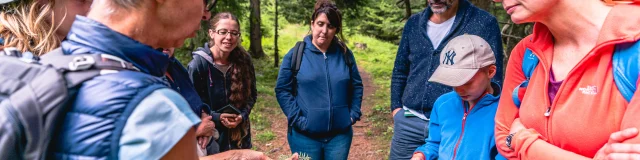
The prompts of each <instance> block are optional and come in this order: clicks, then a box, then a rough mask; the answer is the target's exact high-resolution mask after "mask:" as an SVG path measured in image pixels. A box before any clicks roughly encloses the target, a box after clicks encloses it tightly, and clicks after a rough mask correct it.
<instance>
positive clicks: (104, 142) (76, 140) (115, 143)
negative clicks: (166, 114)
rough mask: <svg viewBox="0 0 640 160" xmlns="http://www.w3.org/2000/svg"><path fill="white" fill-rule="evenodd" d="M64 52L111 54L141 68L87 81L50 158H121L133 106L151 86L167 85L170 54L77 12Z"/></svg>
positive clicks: (58, 132) (63, 44) (147, 92)
mask: <svg viewBox="0 0 640 160" xmlns="http://www.w3.org/2000/svg"><path fill="white" fill-rule="evenodd" d="M62 49H63V51H64V53H65V54H96V53H102V54H109V55H113V56H115V57H118V58H120V59H122V60H124V61H127V62H130V63H132V64H133V65H134V66H135V67H136V68H138V69H139V70H140V71H141V72H135V71H120V72H117V73H111V74H104V75H101V76H98V77H95V78H93V79H91V80H88V81H86V82H84V83H83V84H82V85H81V86H80V88H79V90H78V94H77V95H78V96H76V97H75V99H72V100H70V103H71V104H69V105H70V107H69V110H68V112H66V115H65V117H64V120H63V121H62V124H61V125H60V128H58V129H57V130H56V131H55V132H54V135H53V141H52V143H51V144H50V147H49V149H50V150H49V155H48V158H47V159H118V152H119V141H120V137H121V134H122V130H123V129H124V125H125V124H126V121H127V119H128V118H129V116H130V115H131V113H132V112H133V110H134V109H135V107H136V106H137V105H138V104H139V103H140V102H141V101H142V100H143V99H144V98H145V97H147V96H148V95H149V94H151V93H152V92H153V91H155V90H158V89H162V88H168V84H167V83H166V81H164V80H162V78H160V77H162V76H163V75H164V73H165V72H166V69H167V66H168V65H169V63H170V61H169V57H168V56H167V55H165V54H164V53H162V52H159V51H156V50H154V49H153V48H151V47H150V46H148V45H145V44H142V43H140V42H137V41H135V40H133V39H131V38H129V37H127V36H125V35H122V34H120V33H118V32H115V31H113V30H111V29H109V28H108V27H107V26H104V25H102V24H100V23H99V22H96V21H93V20H90V19H88V18H86V17H82V16H77V18H76V21H75V22H74V24H73V26H72V28H71V31H70V33H69V35H68V37H67V40H65V41H64V42H62Z"/></svg>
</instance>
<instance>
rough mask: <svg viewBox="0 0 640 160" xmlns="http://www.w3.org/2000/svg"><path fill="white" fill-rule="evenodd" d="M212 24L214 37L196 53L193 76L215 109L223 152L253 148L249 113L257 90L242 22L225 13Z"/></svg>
mask: <svg viewBox="0 0 640 160" xmlns="http://www.w3.org/2000/svg"><path fill="white" fill-rule="evenodd" d="M210 27H211V29H209V36H210V38H211V40H210V41H209V43H206V44H205V46H204V47H202V48H198V50H196V51H194V52H193V53H194V55H193V60H192V61H191V62H189V66H188V68H189V75H190V78H191V80H192V81H193V84H194V86H195V88H196V91H197V92H198V95H200V97H201V98H202V101H204V103H206V104H208V105H209V106H210V107H211V110H212V111H213V113H212V114H211V115H212V119H213V121H214V122H215V123H216V125H215V126H216V129H217V130H218V131H219V133H220V137H219V139H217V142H218V144H219V145H220V152H224V151H227V150H231V149H249V148H251V133H250V123H249V114H250V113H251V108H253V105H254V104H255V102H256V99H257V93H256V92H257V91H256V78H255V71H254V68H253V64H252V62H251V57H250V56H249V54H248V53H247V52H246V51H245V50H244V49H243V48H242V46H240V35H241V32H240V22H239V21H238V18H236V17H235V16H234V15H232V14H231V13H228V12H223V13H218V14H216V15H215V16H214V17H213V18H212V19H211V21H210Z"/></svg>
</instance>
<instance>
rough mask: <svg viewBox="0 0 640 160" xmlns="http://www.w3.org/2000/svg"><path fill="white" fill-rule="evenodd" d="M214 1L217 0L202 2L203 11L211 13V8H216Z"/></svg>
mask: <svg viewBox="0 0 640 160" xmlns="http://www.w3.org/2000/svg"><path fill="white" fill-rule="evenodd" d="M216 1H217V0H204V10H205V11H209V12H211V10H213V7H215V6H216Z"/></svg>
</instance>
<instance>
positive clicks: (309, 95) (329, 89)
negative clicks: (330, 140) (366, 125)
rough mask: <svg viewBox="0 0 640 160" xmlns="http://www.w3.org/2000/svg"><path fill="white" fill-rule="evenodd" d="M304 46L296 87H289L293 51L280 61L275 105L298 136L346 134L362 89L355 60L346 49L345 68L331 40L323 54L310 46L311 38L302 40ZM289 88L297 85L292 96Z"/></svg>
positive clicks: (357, 115) (356, 115)
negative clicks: (348, 54)
mask: <svg viewBox="0 0 640 160" xmlns="http://www.w3.org/2000/svg"><path fill="white" fill-rule="evenodd" d="M304 43H305V48H304V53H303V56H302V61H301V62H300V70H299V71H298V84H291V78H292V74H293V73H292V71H291V63H292V62H291V56H293V55H292V54H294V53H293V52H294V51H293V49H291V50H289V53H287V55H285V56H284V59H283V60H282V64H281V65H280V72H279V74H278V81H277V83H276V88H275V91H276V97H277V98H278V103H280V107H281V108H282V111H283V112H284V114H285V115H286V116H287V120H288V122H289V126H291V127H293V128H294V129H296V130H297V131H299V132H300V133H303V134H307V135H309V136H315V135H317V136H320V135H322V136H331V135H334V134H337V133H341V132H343V131H346V130H348V129H349V128H350V127H351V125H352V124H353V123H355V122H356V121H358V120H360V116H361V115H362V113H361V112H360V105H361V103H362V90H363V86H362V79H361V78H360V73H358V67H357V66H356V64H355V58H354V57H353V54H352V53H351V50H348V49H347V52H349V53H350V55H352V56H350V58H351V60H352V62H353V65H351V66H348V65H347V64H346V63H345V60H344V56H343V55H342V54H344V51H343V49H342V47H340V45H339V44H338V43H337V39H335V38H334V39H333V40H332V44H331V46H330V47H329V48H328V49H327V52H326V53H324V54H323V53H322V52H321V51H320V50H319V49H318V48H316V47H315V46H314V45H313V44H312V43H311V36H307V37H305V38H304ZM349 67H350V68H349ZM292 85H297V90H298V94H297V96H295V97H294V96H293V95H292V94H291V91H292V87H291V86H292ZM352 119H353V121H352Z"/></svg>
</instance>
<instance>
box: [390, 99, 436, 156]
mask: <svg viewBox="0 0 640 160" xmlns="http://www.w3.org/2000/svg"><path fill="white" fill-rule="evenodd" d="M427 136H429V121H425V120H422V119H420V118H418V117H405V116H404V110H403V109H400V111H398V113H396V115H394V116H393V138H392V139H391V151H390V154H389V159H390V160H396V159H411V156H413V152H414V151H415V150H416V148H418V147H420V146H421V145H423V144H425V143H426V142H425V140H424V139H426V138H427Z"/></svg>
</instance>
